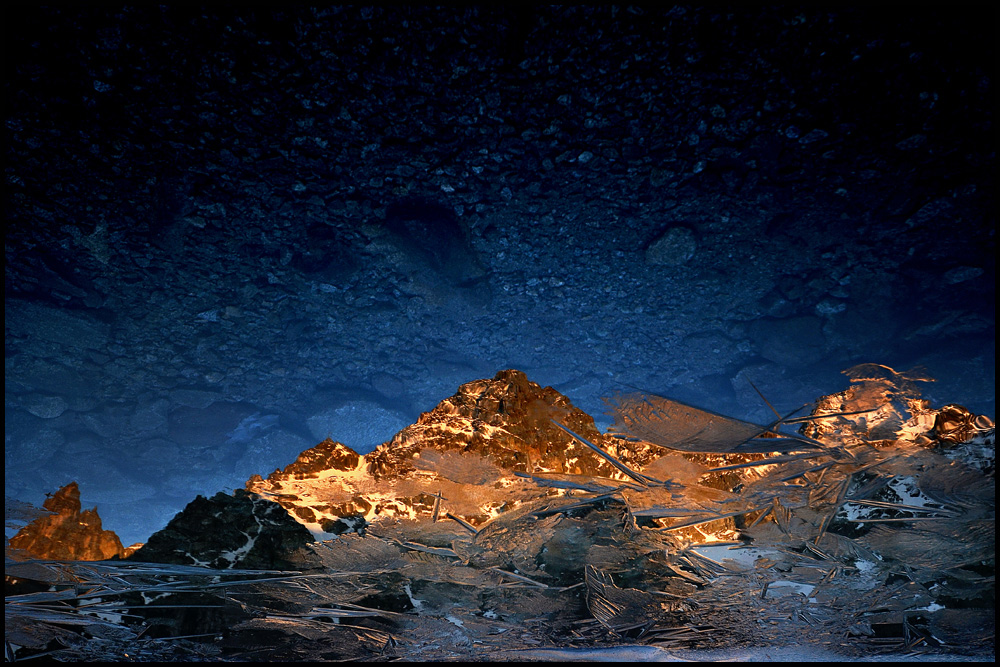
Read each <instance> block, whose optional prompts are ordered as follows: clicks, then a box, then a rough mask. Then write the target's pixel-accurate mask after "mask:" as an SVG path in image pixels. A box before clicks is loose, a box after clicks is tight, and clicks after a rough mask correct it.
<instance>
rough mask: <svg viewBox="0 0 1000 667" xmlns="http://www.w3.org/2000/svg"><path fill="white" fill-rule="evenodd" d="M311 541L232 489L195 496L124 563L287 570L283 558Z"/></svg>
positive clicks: (278, 514)
mask: <svg viewBox="0 0 1000 667" xmlns="http://www.w3.org/2000/svg"><path fill="white" fill-rule="evenodd" d="M311 541H312V536H311V535H310V534H309V532H308V531H306V530H305V529H304V528H303V527H302V526H301V525H300V524H298V523H296V522H295V521H294V520H292V519H291V517H289V516H288V514H287V513H286V512H285V511H284V510H283V509H282V508H281V507H280V506H278V505H276V504H275V503H272V502H270V501H267V500H262V499H260V498H257V497H254V496H253V495H251V494H249V493H247V492H245V491H243V490H241V489H238V490H237V491H236V492H235V494H234V495H228V494H225V493H217V494H215V495H214V496H212V497H211V498H205V497H204V496H198V497H197V498H195V499H194V500H192V501H191V502H190V503H188V505H187V507H185V508H184V510H183V511H182V512H180V513H179V514H178V515H177V516H175V517H174V518H173V519H171V521H170V523H168V524H167V526H166V528H164V529H163V530H160V531H157V532H156V533H153V535H152V536H151V537H150V538H149V541H147V542H146V544H144V545H143V546H142V548H140V549H139V550H138V551H136V552H135V553H134V554H132V556H131V557H130V558H131V560H135V561H142V562H149V563H177V564H180V565H204V566H207V567H214V568H232V567H237V568H246V569H265V570H266V569H274V568H282V567H288V555H289V554H290V553H291V552H293V551H295V549H297V548H299V547H301V546H303V545H305V544H307V543H308V542H311Z"/></svg>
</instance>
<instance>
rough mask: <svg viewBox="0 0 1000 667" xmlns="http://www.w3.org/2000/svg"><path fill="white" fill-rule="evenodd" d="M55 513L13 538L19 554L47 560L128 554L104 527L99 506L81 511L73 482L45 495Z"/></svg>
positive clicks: (34, 522) (11, 541)
mask: <svg viewBox="0 0 1000 667" xmlns="http://www.w3.org/2000/svg"><path fill="white" fill-rule="evenodd" d="M42 507H44V508H45V509H47V510H49V512H52V514H51V515H48V516H43V517H39V518H38V519H35V520H34V521H32V522H31V523H29V524H28V525H27V526H25V527H24V528H22V529H21V530H19V531H18V532H17V534H16V535H14V537H12V538H10V549H11V550H13V552H14V553H15V554H16V555H18V554H19V555H22V556H27V557H28V558H38V559H44V560H107V559H109V558H115V557H121V556H123V555H124V554H125V548H124V547H123V546H122V543H121V540H119V539H118V536H117V535H116V534H115V533H114V532H113V531H110V530H104V528H103V527H102V525H101V517H100V516H99V515H98V514H97V509H96V508H94V509H89V510H81V505H80V487H79V486H78V485H77V483H76V482H70V483H69V484H67V485H66V486H64V487H62V488H61V489H59V490H58V491H56V492H55V493H54V494H52V495H51V496H49V497H48V498H46V500H45V502H43V503H42Z"/></svg>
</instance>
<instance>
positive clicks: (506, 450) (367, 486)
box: [246, 370, 665, 536]
mask: <svg viewBox="0 0 1000 667" xmlns="http://www.w3.org/2000/svg"><path fill="white" fill-rule="evenodd" d="M553 420H556V421H558V422H559V423H561V424H563V425H564V426H566V427H567V428H569V429H571V430H573V431H574V432H575V433H577V434H578V435H580V436H582V437H584V438H586V439H588V440H589V441H590V442H592V443H594V444H596V445H597V446H599V447H601V448H602V449H604V450H605V451H606V452H608V453H609V454H611V455H612V456H616V457H618V458H620V459H621V460H622V461H623V462H624V463H626V464H627V465H629V466H631V467H633V468H634V469H639V468H642V467H644V466H646V465H648V464H649V463H651V462H652V461H653V460H654V459H656V458H658V457H659V456H661V455H662V454H663V453H664V451H665V450H663V449H662V448H660V447H656V446H655V445H650V444H648V443H641V444H629V443H625V442H624V441H622V440H620V439H618V438H614V437H610V436H606V435H604V434H602V433H600V432H599V431H598V430H597V429H596V428H595V426H594V420H593V418H592V417H590V416H589V415H588V414H586V413H585V412H583V411H582V410H580V409H578V408H576V407H575V406H574V405H573V404H572V403H570V401H569V399H568V398H566V397H565V396H563V395H562V394H560V393H559V392H557V391H556V390H554V389H553V388H552V387H541V386H539V385H538V384H537V383H535V382H532V381H530V380H529V379H528V378H527V376H526V375H525V374H524V373H523V372H521V371H518V370H505V371H500V372H499V373H497V374H496V376H494V377H493V378H492V379H482V380H476V381H473V382H467V383H465V384H463V385H461V386H460V387H459V388H458V391H457V392H456V393H455V394H454V395H453V396H451V397H450V398H447V399H445V400H443V401H441V402H440V403H439V404H438V405H437V407H435V408H434V409H433V410H431V411H429V412H425V413H424V414H422V415H420V418H419V419H418V420H417V422H416V423H415V424H412V425H410V426H407V427H406V428H404V429H403V430H402V431H400V432H399V433H397V434H396V435H395V436H394V437H393V438H392V439H391V440H390V441H389V442H386V443H384V444H382V445H380V446H379V447H377V448H376V449H375V450H374V451H373V452H371V453H369V454H366V455H364V456H358V455H357V454H356V453H354V452H353V451H352V450H351V449H350V448H348V447H347V446H345V445H343V444H341V443H336V442H333V441H331V440H326V441H324V442H322V443H320V444H319V445H317V446H315V447H313V448H311V449H308V450H306V451H305V452H303V453H302V454H300V455H299V457H298V459H297V460H296V461H295V462H294V463H293V464H291V465H289V466H286V467H285V469H284V470H281V471H275V472H274V473H272V474H271V475H269V476H268V477H267V479H266V480H265V479H262V478H261V477H260V476H259V475H257V476H254V477H253V478H251V479H250V480H249V481H248V482H247V484H246V488H247V490H249V491H251V492H254V493H259V494H262V495H264V496H265V497H268V498H270V499H272V500H274V501H275V502H277V503H279V504H281V505H282V506H284V507H285V508H286V509H287V510H288V512H289V513H290V514H292V515H293V516H295V517H296V518H297V519H298V520H299V521H301V522H302V523H304V524H306V525H308V526H309V527H310V529H311V530H313V531H314V532H315V533H316V534H317V535H320V536H322V534H323V533H341V532H344V531H345V530H361V529H363V527H364V525H365V523H366V522H377V521H380V520H382V519H394V518H399V517H406V518H418V517H421V518H430V517H432V516H433V515H437V514H440V515H441V516H443V512H444V511H446V510H447V511H451V512H453V513H454V514H456V515H458V516H460V517H461V518H463V520H467V521H470V522H472V523H473V524H476V525H478V524H481V523H483V522H484V521H486V520H487V519H488V518H490V517H491V516H496V514H497V513H498V512H502V511H507V510H509V509H510V508H512V507H514V506H516V505H517V504H518V503H519V502H524V501H526V500H528V499H530V498H535V497H538V496H539V495H542V496H544V495H545V491H544V490H542V491H539V490H538V489H537V488H536V487H535V486H534V484H533V483H529V482H527V481H526V478H524V477H518V476H517V475H516V474H515V473H528V474H537V475H540V476H552V475H555V476H563V477H565V476H581V478H585V479H586V480H588V481H589V480H590V478H591V477H600V478H607V479H606V480H605V481H606V483H608V484H610V485H612V486H613V485H614V481H613V479H615V478H621V477H622V474H621V472H620V471H619V470H617V469H616V468H615V467H613V466H612V465H611V464H610V463H609V462H608V461H607V460H606V459H604V458H602V457H601V456H599V455H598V454H596V453H595V452H594V451H593V450H591V449H589V448H588V447H587V446H585V445H583V444H582V443H580V442H579V441H577V440H576V439H575V438H573V437H572V436H570V435H569V434H568V433H566V431H564V430H563V429H561V428H559V427H558V426H556V425H555V424H554V423H553ZM582 483H588V482H582ZM439 497H440V498H439ZM442 507H443V508H444V509H441V508H442Z"/></svg>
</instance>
